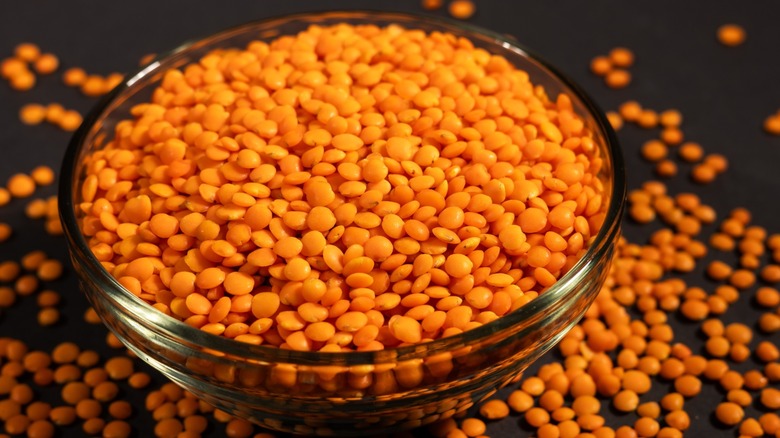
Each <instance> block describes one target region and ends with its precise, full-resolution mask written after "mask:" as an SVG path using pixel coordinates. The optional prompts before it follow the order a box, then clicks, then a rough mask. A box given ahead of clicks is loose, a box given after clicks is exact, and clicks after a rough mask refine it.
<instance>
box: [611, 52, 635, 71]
mask: <svg viewBox="0 0 780 438" xmlns="http://www.w3.org/2000/svg"><path fill="white" fill-rule="evenodd" d="M609 61H610V62H611V63H612V64H613V65H615V66H616V67H622V68H627V67H631V66H632V65H633V64H634V53H633V52H632V51H631V50H630V49H628V48H626V47H615V48H614V49H612V50H610V51H609Z"/></svg>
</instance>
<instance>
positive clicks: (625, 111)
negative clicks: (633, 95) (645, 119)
mask: <svg viewBox="0 0 780 438" xmlns="http://www.w3.org/2000/svg"><path fill="white" fill-rule="evenodd" d="M618 113H619V114H620V116H621V117H623V120H625V121H627V122H636V121H637V120H638V119H639V116H640V115H641V114H642V106H641V105H640V104H639V103H638V102H636V101H633V100H630V101H627V102H624V103H623V104H621V105H620V107H619V108H618Z"/></svg>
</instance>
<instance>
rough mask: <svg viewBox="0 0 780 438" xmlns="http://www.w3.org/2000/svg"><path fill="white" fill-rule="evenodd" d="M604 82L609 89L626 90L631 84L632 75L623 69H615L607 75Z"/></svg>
mask: <svg viewBox="0 0 780 438" xmlns="http://www.w3.org/2000/svg"><path fill="white" fill-rule="evenodd" d="M604 82H605V83H606V84H607V86H608V87H609V88H625V87H627V86H628V84H630V83H631V73H629V72H628V71H627V70H623V69H614V70H611V71H610V72H609V73H607V74H606V76H605V77H604Z"/></svg>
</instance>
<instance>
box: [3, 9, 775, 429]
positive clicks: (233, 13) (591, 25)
mask: <svg viewBox="0 0 780 438" xmlns="http://www.w3.org/2000/svg"><path fill="white" fill-rule="evenodd" d="M325 8H327V9H355V8H371V9H377V10H393V11H407V12H421V7H420V5H419V2H418V1H417V0H408V1H406V0H403V1H402V0H396V1H392V2H388V1H374V2H365V1H357V0H351V1H350V0H344V1H338V0H331V1H329V2H327V3H325V2H318V1H313V0H309V1H295V2H267V1H263V2H259V1H245V0H241V1H233V2H229V3H225V2H212V1H197V2H193V1H182V0H175V1H170V0H168V1H148V0H137V1H134V2H132V3H131V2H95V1H86V0H76V1H68V2H46V3H43V2H19V1H15V2H10V1H6V2H2V3H0V58H4V57H6V56H8V55H10V54H11V52H12V50H13V47H14V46H15V45H16V44H18V43H19V42H23V41H31V42H35V43H37V44H38V45H40V47H41V48H42V49H43V50H44V51H50V52H53V53H55V54H57V55H58V56H59V57H60V60H61V66H62V67H61V69H60V72H61V71H62V70H63V69H64V68H67V67H71V66H80V67H83V68H84V69H86V70H87V71H88V72H95V73H100V74H107V73H110V72H113V71H120V72H126V71H130V70H133V69H135V68H136V66H137V61H138V59H139V58H140V57H141V56H143V55H144V54H146V53H150V52H160V51H165V50H168V49H170V48H173V47H175V46H176V45H178V44H180V43H181V42H184V41H187V40H190V39H194V38H198V37H201V36H205V35H208V34H210V33H213V32H215V31H218V30H221V29H223V28H225V27H228V26H233V25H236V24H240V23H243V22H246V21H249V20H254V19H261V18H264V17H270V16H275V15H280V14H285V13H292V12H303V11H310V10H322V9H325ZM437 13H438V14H441V15H446V11H444V10H440V11H438V12H437ZM778 14H780V6H779V4H778V3H777V2H775V1H772V0H753V1H749V2H729V1H713V2H700V1H697V2H679V1H655V2H622V1H603V0H600V1H577V0H567V1H560V2H519V1H513V2H508V1H499V0H494V1H480V2H478V5H477V13H476V15H475V16H474V17H473V18H472V19H471V20H470V22H471V23H473V24H476V25H480V26H483V27H485V28H488V29H491V30H493V31H496V32H500V33H509V34H512V35H514V36H515V37H517V39H518V40H519V41H521V42H522V43H523V44H524V45H526V46H528V47H530V48H532V49H533V50H535V51H536V52H537V53H539V54H541V55H542V56H543V57H544V58H545V59H547V60H548V61H549V62H551V63H552V64H554V65H556V66H557V67H558V68H559V69H560V70H561V71H563V72H564V73H566V74H568V75H569V76H570V77H571V78H573V79H574V80H575V81H576V82H578V83H579V84H580V85H582V86H583V87H584V88H585V90H587V92H588V93H590V94H591V95H592V96H593V97H594V98H595V100H596V102H598V103H599V104H600V105H601V106H602V108H604V109H605V110H612V109H615V108H616V107H617V106H618V105H619V104H620V103H621V102H624V101H626V100H629V99H636V100H638V101H639V102H641V103H642V104H643V105H645V106H647V107H649V108H653V109H656V110H663V109H667V108H677V109H679V110H680V111H682V113H683V114H684V117H685V120H684V123H683V131H684V133H685V136H686V139H690V140H693V141H698V142H700V143H701V144H702V145H703V146H704V147H705V149H706V150H707V151H708V152H719V153H722V154H724V155H726V156H727V157H728V158H729V159H730V169H729V171H728V172H727V173H726V174H725V175H722V176H721V177H719V178H718V179H717V181H716V182H715V183H713V184H711V185H708V186H697V185H694V184H692V183H691V182H690V181H689V179H688V177H687V175H688V170H689V167H688V166H686V165H681V166H680V174H679V175H678V176H677V177H675V178H673V179H671V180H670V181H669V182H668V184H669V188H670V191H671V192H672V193H679V192H685V191H694V192H696V193H698V194H699V195H700V196H701V197H702V199H703V200H704V201H705V202H706V203H709V204H710V205H712V206H714V207H715V208H716V209H717V210H718V212H719V214H720V216H721V217H723V216H724V215H725V214H727V212H728V211H730V210H731V209H732V208H734V207H737V206H745V207H748V208H749V209H751V210H752V211H753V213H754V221H755V223H757V224H759V225H762V226H764V227H766V228H767V229H768V230H769V231H770V232H777V231H780V223H779V222H780V221H779V220H778V218H780V214H778V213H780V207H778V202H777V193H778V190H780V178H779V177H778V171H777V167H778V163H780V138H777V137H770V136H768V135H766V134H765V133H764V132H763V131H762V130H761V123H762V122H763V120H764V118H765V117H766V116H767V115H768V114H770V113H773V112H775V111H777V110H778V108H780V82H778V78H780V58H778V57H777V56H776V55H777V50H778V45H779V44H780V27H778V26H777V23H776V18H777V16H778ZM730 22H733V23H738V24H741V25H743V26H744V27H745V28H746V30H747V33H748V39H747V42H746V43H745V44H744V45H742V46H740V47H736V48H726V47H723V46H721V45H720V44H718V42H717V41H716V38H715V31H716V29H717V27H718V26H719V25H721V24H724V23H730ZM619 45H624V46H627V47H630V48H631V49H633V50H634V52H635V54H636V58H637V60H636V64H635V66H634V67H632V68H631V72H632V74H633V77H634V80H633V82H632V84H631V85H630V86H629V87H628V88H626V89H624V90H619V91H616V90H610V89H608V88H607V87H606V86H605V85H604V84H603V82H602V80H601V79H600V78H597V77H595V76H593V75H592V74H590V73H589V71H588V63H589V61H590V59H591V58H592V57H593V56H595V55H598V54H605V53H606V52H608V51H609V49H611V48H612V47H615V46H619ZM31 102H38V103H44V104H45V103H49V102H60V103H62V104H63V105H64V106H66V107H68V108H75V109H77V110H79V111H81V112H82V113H84V112H86V111H87V110H88V109H89V108H90V107H91V105H93V104H94V99H90V98H86V97H84V96H82V95H80V94H79V93H78V91H77V90H74V89H70V88H66V87H65V86H63V85H62V84H61V82H60V75H59V72H58V74H56V75H51V76H46V77H39V83H38V85H37V86H36V87H35V88H34V89H33V90H31V91H29V92H25V93H19V92H16V91H13V90H11V89H10V88H9V87H8V86H7V84H6V83H4V82H0V153H1V154H2V155H1V156H2V158H0V181H2V182H3V183H4V182H5V181H6V179H7V178H8V177H9V176H10V175H12V174H13V173H16V172H20V171H23V172H29V171H30V170H31V169H32V168H33V167H35V166H36V165H39V164H48V165H50V166H52V167H54V168H56V167H58V166H59V163H60V160H61V158H62V155H63V153H64V151H65V147H66V144H67V142H68V139H69V134H68V133H65V132H62V131H60V130H59V129H57V128H55V127H52V126H49V125H42V126H35V127H29V126H24V125H22V124H21V123H20V122H19V119H18V110H19V108H20V107H21V106H22V105H24V104H26V103H31ZM655 135H657V133H656V132H655V131H644V130H639V129H637V128H634V127H628V128H626V129H623V130H622V131H621V132H620V133H619V138H620V140H621V143H622V146H623V148H624V151H625V157H626V165H627V168H628V176H629V177H628V180H629V188H635V187H637V186H638V185H639V184H641V182H643V181H646V180H648V179H650V178H652V167H651V166H650V165H648V164H647V163H645V162H643V161H642V160H641V159H640V158H639V152H638V150H639V147H640V146H641V144H642V142H644V141H645V140H647V139H650V138H653V137H654V136H655ZM51 194H54V187H49V188H45V189H42V190H38V191H37V192H36V194H35V196H36V197H44V196H49V195H51ZM26 203H27V201H26V200H22V201H19V200H16V201H13V202H12V203H11V204H9V205H7V206H5V207H2V208H0V221H2V222H7V223H10V224H11V225H12V226H13V228H14V237H13V238H12V239H10V240H9V241H7V242H5V243H2V244H0V261H3V260H8V259H16V260H18V259H19V257H21V255H23V254H25V253H26V252H28V251H30V250H33V249H45V251H46V252H47V253H48V254H49V255H50V256H54V257H57V258H59V259H61V260H63V261H64V260H65V256H66V253H65V246H64V245H65V243H64V239H63V238H54V237H50V236H48V235H46V234H45V233H44V231H43V222H42V221H38V220H28V219H26V218H25V217H24V213H23V211H24V206H25V205H26ZM654 228H655V227H653V226H650V227H637V226H633V225H631V224H627V226H626V227H625V233H626V235H627V237H628V238H629V240H631V241H633V242H644V239H646V237H647V235H648V234H649V230H651V229H654ZM712 229H713V227H705V229H704V236H707V235H709V233H710V232H711V231H712ZM713 255H714V256H717V257H719V258H721V259H724V260H728V261H731V260H733V258H734V256H733V255H730V254H722V253H718V254H714V252H713ZM685 278H686V279H687V280H688V281H689V283H691V284H698V285H701V286H703V287H705V288H707V289H708V290H711V289H712V287H713V286H714V284H713V283H710V282H708V281H706V280H705V279H704V277H703V276H702V275H701V270H700V269H699V270H698V271H697V272H695V273H692V274H691V275H688V276H686V277H685ZM47 286H50V287H52V288H54V289H56V290H58V291H60V292H61V293H62V294H63V296H64V302H63V304H62V305H61V310H62V312H63V318H62V321H61V322H60V324H58V325H57V326H55V327H50V328H40V327H39V326H38V325H37V324H36V323H35V314H36V311H37V308H36V304H35V302H34V298H33V297H24V298H22V299H20V300H19V302H18V303H17V304H16V305H15V306H13V307H12V308H10V309H7V310H5V311H2V312H0V336H13V337H18V338H21V339H23V340H25V341H26V342H28V343H29V344H30V345H31V347H32V348H35V349H49V348H51V347H52V346H54V345H56V344H57V343H59V342H62V341H64V340H73V339H77V340H78V341H79V343H81V344H82V345H84V346H88V347H90V348H95V349H98V350H99V351H101V352H102V353H103V355H104V356H109V355H112V354H117V353H118V352H112V351H110V350H109V349H108V348H107V347H105V342H104V337H105V330H104V329H102V328H100V327H95V326H87V325H86V324H85V323H83V322H82V314H83V311H84V309H85V308H86V302H85V300H84V298H83V297H82V295H81V294H80V292H79V291H78V289H77V287H76V282H75V279H74V278H73V275H72V273H70V274H67V275H66V276H65V277H64V278H63V279H62V280H59V281H57V282H55V283H53V284H51V285H47ZM752 294H753V291H752V290H751V291H748V292H745V293H743V297H742V299H741V300H740V301H739V303H738V304H736V305H734V306H732V307H731V309H730V310H729V311H728V313H727V314H726V315H725V316H724V320H725V321H726V322H732V321H744V322H746V323H748V324H753V321H755V320H756V318H757V316H758V315H759V314H760V312H759V311H758V310H756V309H754V308H753V306H752V304H751V302H752ZM674 327H675V332H676V336H677V338H676V339H677V340H680V341H684V342H686V343H688V344H689V345H691V346H692V348H693V349H694V351H698V350H699V349H700V346H701V343H702V339H701V338H700V335H699V334H698V332H697V330H696V325H694V324H687V323H683V322H681V321H676V322H675V325H674ZM772 340H773V341H774V342H775V343H777V336H775V337H773V338H772ZM755 342H757V341H754V344H755ZM554 358H555V355H553V354H548V357H547V360H548V361H549V360H554ZM757 367H758V364H756V363H752V362H751V361H748V363H745V364H741V365H740V366H739V367H738V369H743V370H746V369H750V368H757ZM158 379H159V378H158ZM668 385H669V383H668V382H663V381H660V380H659V381H656V382H655V383H654V390H653V392H652V393H650V394H648V395H647V396H643V400H650V399H656V400H657V399H658V397H659V396H660V395H661V394H663V393H664V392H665V391H666V390H667V387H668ZM127 396H128V397H130V398H132V399H135V400H137V401H139V402H140V400H141V397H142V394H138V393H129V394H127ZM723 396H724V395H723V394H722V392H720V390H719V389H715V388H714V387H713V386H711V385H707V386H706V387H705V389H704V391H703V393H702V395H701V396H699V397H697V398H696V399H694V400H692V401H689V402H687V403H686V409H688V410H689V412H691V413H692V426H691V429H690V430H689V431H688V433H687V434H686V435H689V436H705V435H708V436H713V437H715V436H736V432H735V431H734V430H723V429H720V428H719V427H717V426H715V425H714V423H713V422H712V419H711V414H710V413H711V412H712V410H713V409H714V407H715V405H716V404H717V403H718V402H719V401H720V400H721V399H722V398H723ZM42 398H44V399H46V400H50V401H52V402H57V400H58V395H57V394H56V393H53V394H49V393H45V392H44V394H43V395H42ZM602 411H603V412H606V416H607V417H608V425H610V426H613V427H617V426H618V425H621V424H631V423H633V421H634V420H635V418H636V417H635V415H634V414H630V415H621V416H614V415H613V414H612V413H610V412H608V409H603V410H602ZM136 412H137V413H136V415H135V416H134V417H133V419H132V421H133V426H134V428H135V431H136V432H137V436H142V437H143V436H150V435H151V428H152V426H153V421H152V419H151V416H150V415H149V414H148V413H146V412H145V411H143V409H142V408H140V409H137V411H136ZM748 412H749V413H756V412H758V411H753V410H749V411H748ZM522 423H523V422H522V420H521V419H520V418H519V417H518V416H511V417H510V418H508V419H505V420H503V421H501V422H498V423H495V424H490V425H489V428H488V434H489V435H490V436H493V437H510V436H524V435H527V434H528V433H529V431H528V429H524V428H523V426H522ZM223 430H224V428H223V427H216V428H214V427H212V428H211V429H210V432H211V435H212V436H221V435H223V433H224V432H223ZM79 435H81V432H80V430H79V429H78V428H69V429H68V430H66V431H65V436H79ZM419 435H420V436H424V435H425V433H419Z"/></svg>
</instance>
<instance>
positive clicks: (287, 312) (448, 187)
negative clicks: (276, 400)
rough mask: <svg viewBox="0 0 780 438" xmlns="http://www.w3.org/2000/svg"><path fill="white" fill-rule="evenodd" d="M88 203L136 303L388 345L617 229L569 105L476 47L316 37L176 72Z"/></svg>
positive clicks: (449, 318) (86, 214) (104, 259)
mask: <svg viewBox="0 0 780 438" xmlns="http://www.w3.org/2000/svg"><path fill="white" fill-rule="evenodd" d="M132 116H133V117H132V118H131V119H129V120H124V121H121V122H119V123H118V124H117V125H116V128H115V136H114V138H113V139H111V140H110V142H108V144H107V145H106V146H105V147H104V148H102V149H100V150H95V151H93V152H91V153H90V154H89V155H88V156H87V158H86V160H87V163H86V164H87V165H86V169H87V170H86V173H87V175H86V179H85V180H84V182H83V184H82V186H81V195H82V199H81V202H80V204H79V205H78V209H79V213H80V214H81V216H80V227H81V230H82V232H83V234H84V235H85V236H86V237H87V239H88V243H89V245H90V247H91V250H92V252H93V254H94V255H95V257H96V258H97V259H98V260H99V261H100V262H101V263H102V265H103V266H104V267H105V269H106V270H107V271H108V272H110V273H111V274H112V275H113V276H114V277H115V278H116V279H117V280H118V282H119V283H121V284H122V285H123V286H124V287H125V288H126V289H127V290H128V291H129V292H131V293H132V294H134V295H136V296H138V297H139V298H140V299H141V300H143V301H145V302H147V303H149V305H151V306H153V307H155V308H156V309H158V310H159V311H160V312H163V313H165V314H168V315H170V316H172V317H174V318H176V319H178V320H181V321H183V322H184V323H186V324H189V325H191V326H194V327H197V328H200V329H201V330H203V331H206V332H208V333H212V334H214V335H219V336H224V337H228V338H232V339H235V340H236V341H240V342H246V343H249V344H255V345H269V346H277V347H280V348H287V349H292V350H299V351H322V352H337V351H374V350H381V349H384V348H391V347H398V346H403V345H410V344H417V343H421V342H427V341H431V340H434V339H438V338H442V337H446V336H451V335H455V334H458V333H462V332H463V331H466V330H470V329H472V328H475V327H478V326H480V325H483V324H487V323H489V322H491V321H493V320H495V319H497V318H500V317H502V316H503V315H506V314H507V313H509V312H512V311H513V310H515V309H517V308H519V307H521V306H523V305H525V304H526V303H528V302H529V301H530V300H532V299H533V298H535V297H536V296H538V294H540V293H544V291H545V289H546V288H549V287H550V286H551V285H553V284H554V283H555V282H556V281H557V280H558V279H559V278H560V277H561V276H562V275H563V274H565V273H566V272H567V271H568V270H570V269H571V268H572V266H574V264H575V263H576V262H577V260H578V259H579V258H580V257H581V256H582V254H583V253H584V252H585V251H586V250H587V248H588V245H589V242H590V241H591V240H592V238H593V237H594V236H595V234H596V233H597V231H598V229H599V227H600V226H601V224H602V222H603V220H604V204H606V202H605V200H604V191H605V188H604V186H603V181H602V180H600V179H599V172H600V170H601V167H602V164H603V160H602V158H601V153H600V152H599V149H600V146H599V145H598V144H597V143H596V141H597V140H596V139H594V136H593V132H592V131H591V129H590V128H589V127H588V126H586V124H585V122H584V121H583V120H582V118H580V117H579V116H578V115H577V114H575V112H574V109H573V104H572V101H571V99H570V97H569V96H568V95H566V94H563V93H562V94H560V95H558V96H557V97H555V98H551V97H548V96H547V95H546V93H545V90H544V89H543V87H541V86H538V85H535V84H534V83H533V82H531V80H530V78H529V75H528V74H527V73H526V72H525V71H523V70H519V69H517V68H515V67H514V66H513V65H512V64H510V63H509V62H508V61H507V60H506V59H505V58H504V57H501V56H496V55H492V54H490V53H489V52H487V51H485V50H483V49H481V48H476V47H474V45H473V44H472V42H471V41H469V40H468V39H466V38H461V37H456V36H454V35H451V34H447V33H441V32H431V33H426V32H424V31H421V30H411V29H405V28H403V27H401V26H397V25H389V26H386V27H378V26H374V25H348V24H340V25H334V26H329V27H322V26H311V27H309V28H308V29H307V30H305V31H303V32H300V33H298V34H297V35H291V36H281V37H278V38H276V39H274V40H273V41H271V42H268V43H267V42H263V41H253V42H251V43H249V44H248V45H247V46H246V48H243V49H241V48H230V49H219V50H215V51H213V52H210V53H209V54H207V55H205V56H204V57H203V58H202V59H200V60H199V62H197V63H192V64H189V65H186V66H184V67H182V68H180V69H171V70H168V71H166V72H165V74H164V76H163V77H162V79H161V82H160V83H159V86H158V87H157V88H156V89H155V90H154V92H153V94H152V97H151V99H150V102H148V103H144V104H139V105H137V106H135V107H134V108H133V109H132Z"/></svg>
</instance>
